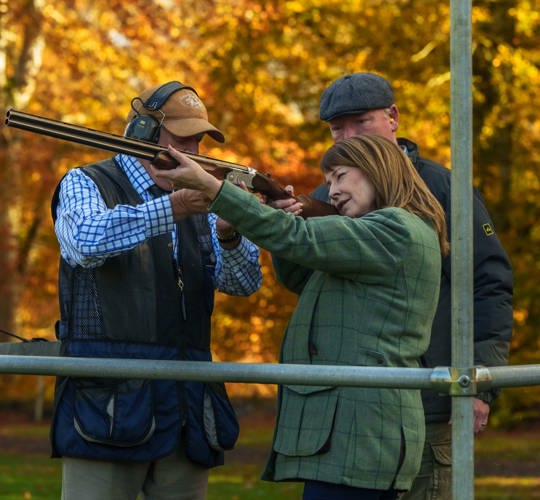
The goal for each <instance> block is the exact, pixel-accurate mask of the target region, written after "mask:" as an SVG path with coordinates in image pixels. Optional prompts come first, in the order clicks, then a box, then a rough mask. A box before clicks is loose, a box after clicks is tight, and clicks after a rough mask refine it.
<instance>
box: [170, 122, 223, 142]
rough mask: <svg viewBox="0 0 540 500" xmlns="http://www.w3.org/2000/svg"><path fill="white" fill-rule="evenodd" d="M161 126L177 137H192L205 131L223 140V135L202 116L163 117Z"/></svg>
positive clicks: (216, 138)
mask: <svg viewBox="0 0 540 500" xmlns="http://www.w3.org/2000/svg"><path fill="white" fill-rule="evenodd" d="M163 126H164V127H165V128H166V129H167V130H168V131H169V132H170V133H171V134H174V135H177V136H178V137H192V136H194V135H199V134H203V133H205V134H208V135H209V136H210V137H212V139H214V140H216V141H218V142H225V136H224V135H223V134H222V133H221V131H220V130H218V129H217V128H216V127H214V126H213V125H212V124H211V123H210V122H207V121H206V120H203V119H202V118H181V119H178V120H174V119H172V120H167V119H165V121H164V122H163Z"/></svg>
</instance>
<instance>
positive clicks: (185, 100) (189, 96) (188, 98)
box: [180, 92, 203, 108]
mask: <svg viewBox="0 0 540 500" xmlns="http://www.w3.org/2000/svg"><path fill="white" fill-rule="evenodd" d="M180 101H181V102H182V104H184V106H188V107H190V108H202V107H203V103H202V101H201V100H200V99H199V98H198V97H197V95H196V94H194V93H193V92H186V93H185V94H183V95H182V96H180Z"/></svg>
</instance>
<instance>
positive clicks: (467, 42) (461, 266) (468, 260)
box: [450, 0, 474, 500]
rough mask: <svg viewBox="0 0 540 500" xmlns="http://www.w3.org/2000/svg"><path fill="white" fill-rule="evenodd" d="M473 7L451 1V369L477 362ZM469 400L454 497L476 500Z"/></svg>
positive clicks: (466, 0) (457, 438) (458, 414)
mask: <svg viewBox="0 0 540 500" xmlns="http://www.w3.org/2000/svg"><path fill="white" fill-rule="evenodd" d="M471 11H472V2H471V0H450V72H451V87H450V88H451V105H450V113H451V122H450V124H451V125H450V126H451V129H450V147H451V155H452V201H451V208H452V229H451V239H452V242H451V243H452V252H451V255H452V257H451V263H452V366H453V367H454V368H456V369H457V370H458V372H459V371H461V370H463V371H465V370H466V369H468V368H469V367H472V366H473V364H474V358H473V325H474V318H473V240H472V234H473V232H472V220H473V219H472V52H471V47H472V42H471V39H472V15H471V14H472V12H471ZM472 421H473V410H472V398H471V397H470V396H468V397H467V396H464V397H463V396H462V397H459V396H458V397H454V398H453V399H452V465H453V475H452V498H453V499H455V500H457V499H459V500H473V499H474V434H473V426H472Z"/></svg>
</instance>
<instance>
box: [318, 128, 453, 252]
mask: <svg viewBox="0 0 540 500" xmlns="http://www.w3.org/2000/svg"><path fill="white" fill-rule="evenodd" d="M337 166H346V167H356V168H360V169H361V170H362V172H363V173H364V174H365V175H366V177H367V178H368V179H369V180H370V181H371V183H372V184H373V186H374V188H375V192H376V196H375V208H376V209H380V208H386V207H399V208H403V209H404V210H407V211H408V212H410V213H412V214H415V215H418V216H419V217H422V218H424V219H427V220H428V221H430V222H431V223H432V224H433V227H434V228H435V230H436V231H437V234H438V236H439V244H440V247H441V254H442V255H443V256H445V255H447V254H448V252H449V250H450V245H449V244H448V240H447V237H446V219H445V215H444V210H443V208H442V207H441V205H440V203H439V202H438V201H437V199H436V198H435V196H433V194H432V193H431V191H430V190H429V188H428V187H427V186H426V184H425V183H424V181H423V180H422V178H421V177H420V175H419V174H418V172H417V171H416V169H415V168H414V165H413V164H412V163H411V161H410V160H409V158H408V157H407V155H406V154H405V152H404V151H403V150H402V149H401V148H400V147H399V146H398V145H397V144H395V143H393V142H391V141H389V140H388V139H385V138H384V137H379V136H374V135H371V136H368V135H364V136H360V137H351V138H349V139H346V140H344V141H340V142H337V143H336V144H334V145H333V146H332V147H331V148H330V149H329V150H328V151H327V152H326V153H325V155H324V156H323V158H322V160H321V168H322V170H323V172H328V171H330V170H332V169H333V168H335V167H337Z"/></svg>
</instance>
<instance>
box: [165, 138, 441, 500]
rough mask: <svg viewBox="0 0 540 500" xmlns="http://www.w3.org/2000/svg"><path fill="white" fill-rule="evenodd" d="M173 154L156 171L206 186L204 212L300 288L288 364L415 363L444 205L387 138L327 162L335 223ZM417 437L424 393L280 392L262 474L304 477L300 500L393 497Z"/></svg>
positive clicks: (401, 486) (342, 146)
mask: <svg viewBox="0 0 540 500" xmlns="http://www.w3.org/2000/svg"><path fill="white" fill-rule="evenodd" d="M169 152H170V154H171V155H172V156H173V157H174V158H175V159H176V160H177V161H178V163H179V166H178V167H177V168H175V169H173V170H167V171H160V172H159V173H156V175H158V176H160V177H163V178H166V179H169V180H170V182H171V185H172V187H173V188H180V187H184V188H191V189H195V190H198V191H201V192H202V194H203V195H204V196H206V197H207V198H208V199H209V200H211V203H210V205H209V210H210V211H212V212H215V213H216V214H218V215H219V216H220V217H222V218H224V219H225V220H227V221H228V222H229V223H230V224H231V225H232V226H233V227H234V228H235V229H236V230H237V231H238V232H240V233H241V234H243V235H244V236H245V237H247V238H248V239H250V240H251V241H253V242H254V243H256V244H258V245H260V246H261V247H263V248H265V249H267V250H269V251H270V252H272V255H273V257H274V263H275V267H276V273H277V275H278V278H279V279H280V281H281V282H282V283H283V284H284V285H285V286H286V287H287V288H289V289H290V290H293V291H294V292H296V293H297V294H298V303H297V306H296V309H295V311H294V313H293V314H292V317H291V319H290V322H289V325H288V327H287V331H286V333H285V336H284V339H283V344H282V349H281V362H282V363H302V364H305V363H307V364H314V365H346V366H379V367H380V366H388V367H417V366H418V365H417V361H416V360H417V359H418V358H419V357H420V356H421V355H422V354H423V352H424V351H425V350H426V348H427V346H428V343H429V336H430V330H431V323H432V320H433V315H434V312H435V307H436V305H437V298H438V290H439V276H440V266H441V254H443V255H444V254H446V253H447V252H448V242H447V241H446V236H445V235H446V226H445V219H444V214H443V211H442V208H441V207H440V205H439V203H438V202H437V201H436V200H435V198H434V197H433V195H432V194H431V193H430V192H429V190H428V189H427V187H426V186H425V184H424V183H423V181H422V180H421V179H420V177H419V176H418V173H417V172H416V170H415V169H414V167H413V166H412V164H411V163H410V161H409V159H408V158H407V156H406V155H405V153H403V151H401V150H400V149H399V148H398V147H397V146H396V145H395V144H393V143H391V142H390V141H388V140H386V139H384V138H382V137H376V136H364V137H353V138H350V139H347V140H345V141H342V142H339V143H336V144H334V145H333V146H332V147H331V148H330V149H329V150H328V151H327V152H326V154H325V155H324V157H323V159H322V161H321V166H322V170H323V173H324V176H325V178H326V182H327V183H328V186H329V189H330V199H331V203H332V204H333V205H334V206H335V207H336V208H337V210H338V212H339V215H335V216H326V217H313V218H310V219H302V218H301V217H298V216H295V215H294V214H292V213H287V212H285V211H283V210H276V209H273V208H271V207H269V206H266V205H264V204H261V203H260V201H259V199H258V198H257V197H255V196H254V195H252V194H250V193H247V192H245V191H242V190H241V189H239V188H238V187H235V186H233V185H232V184H231V183H229V182H228V181H221V180H218V179H216V178H215V177H213V176H212V175H211V174H209V173H208V172H206V171H205V170H203V169H202V168H201V167H200V166H199V165H198V164H197V163H195V162H194V161H193V160H191V159H190V158H188V157H187V156H185V155H183V154H181V153H180V152H178V151H176V150H175V149H173V148H169ZM423 441H424V416H423V411H422V403H421V399H420V391H419V390H412V389H390V388H388V389H387V388H364V387H334V386H323V387H321V386H311V385H306V386H301V385H284V386H282V387H280V391H279V410H278V415H277V423H276V429H275V433H274V439H273V444H272V452H271V456H270V459H269V461H268V464H267V466H266V469H265V471H264V473H263V479H267V480H271V481H303V482H304V483H305V484H304V497H303V498H304V499H305V500H315V499H317V500H322V499H324V500H327V499H328V500H330V499H332V500H345V499H349V498H350V499H353V498H354V499H355V500H357V499H365V500H367V499H377V500H383V499H384V500H389V499H390V500H391V499H395V498H396V497H397V494H398V492H399V491H400V490H406V489H408V488H409V487H410V485H411V483H412V480H413V479H414V477H415V476H416V474H417V472H418V469H419V466H420V458H421V455H422V446H423Z"/></svg>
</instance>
